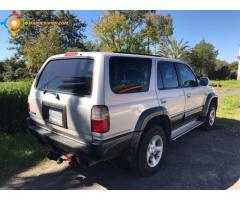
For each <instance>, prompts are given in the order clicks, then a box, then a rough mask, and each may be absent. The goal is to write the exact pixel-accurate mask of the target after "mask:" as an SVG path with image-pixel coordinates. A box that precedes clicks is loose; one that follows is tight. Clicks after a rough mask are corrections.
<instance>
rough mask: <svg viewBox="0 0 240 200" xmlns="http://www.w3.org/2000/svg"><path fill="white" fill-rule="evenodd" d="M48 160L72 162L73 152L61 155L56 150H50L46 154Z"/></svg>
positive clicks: (60, 162)
mask: <svg viewBox="0 0 240 200" xmlns="http://www.w3.org/2000/svg"><path fill="white" fill-rule="evenodd" d="M47 157H48V159H49V160H55V161H57V163H58V164H62V163H63V161H68V162H72V160H73V154H71V153H69V154H67V155H61V154H60V153H58V152H54V151H50V152H49V153H48V155H47Z"/></svg>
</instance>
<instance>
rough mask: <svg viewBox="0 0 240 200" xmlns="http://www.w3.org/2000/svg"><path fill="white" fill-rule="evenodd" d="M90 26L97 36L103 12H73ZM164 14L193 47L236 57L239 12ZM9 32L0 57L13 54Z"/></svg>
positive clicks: (2, 14)
mask: <svg viewBox="0 0 240 200" xmlns="http://www.w3.org/2000/svg"><path fill="white" fill-rule="evenodd" d="M72 12H73V13H74V14H76V15H77V16H78V17H79V18H80V19H81V20H83V21H85V22H86V23H87V24H88V26H87V28H86V31H85V35H86V36H87V37H88V38H89V39H94V34H93V33H92V26H93V22H94V21H95V20H97V19H98V18H99V16H100V15H101V13H102V12H103V11H72ZM9 13H10V11H0V21H3V20H4V19H5V18H6V17H7V16H8V15H9ZM158 13H161V14H168V13H170V14H171V16H172V17H173V26H174V36H175V37H176V38H177V39H181V38H183V39H184V40H185V41H188V42H189V45H190V46H191V47H193V46H194V45H195V44H196V43H198V42H199V41H200V40H201V39H203V38H204V39H205V40H206V41H208V42H211V43H212V44H213V45H214V46H215V48H216V49H217V50H218V51H219V55H218V58H219V59H222V60H226V61H228V62H232V61H235V60H236V55H237V52H238V48H239V44H240V26H239V19H240V11H158ZM8 40H9V33H8V32H7V30H6V29H5V28H4V27H3V26H0V60H3V59H5V58H6V57H10V56H11V55H13V53H14V52H13V51H10V50H7V48H9V47H10V44H9V43H8Z"/></svg>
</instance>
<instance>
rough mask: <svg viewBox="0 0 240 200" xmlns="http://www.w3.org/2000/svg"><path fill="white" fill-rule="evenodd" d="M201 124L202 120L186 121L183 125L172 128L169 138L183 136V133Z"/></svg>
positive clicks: (173, 138)
mask: <svg viewBox="0 0 240 200" xmlns="http://www.w3.org/2000/svg"><path fill="white" fill-rule="evenodd" d="M201 124H203V122H202V121H198V120H193V121H191V122H188V123H187V124H184V125H183V126H181V127H179V128H177V129H175V130H173V131H172V133H171V139H172V140H176V139H177V138H179V137H181V136H183V135H184V134H186V133H188V132H189V131H191V130H193V129H194V128H196V127H198V126H200V125H201Z"/></svg>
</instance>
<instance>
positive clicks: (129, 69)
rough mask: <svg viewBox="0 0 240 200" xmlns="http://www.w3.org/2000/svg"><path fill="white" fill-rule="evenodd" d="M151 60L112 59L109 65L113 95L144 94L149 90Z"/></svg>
mask: <svg viewBox="0 0 240 200" xmlns="http://www.w3.org/2000/svg"><path fill="white" fill-rule="evenodd" d="M151 66H152V59H148V58H132V57H112V58H111V59H110V63H109V78H110V87H111V89H112V91H113V92H114V93H118V94H123V93H135V92H146V91H148V89H149V82H150V75H151Z"/></svg>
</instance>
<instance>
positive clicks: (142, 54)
mask: <svg viewBox="0 0 240 200" xmlns="http://www.w3.org/2000/svg"><path fill="white" fill-rule="evenodd" d="M113 53H124V54H132V55H141V56H154V57H160V58H162V56H158V55H153V54H145V53H134V52H124V51H113Z"/></svg>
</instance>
